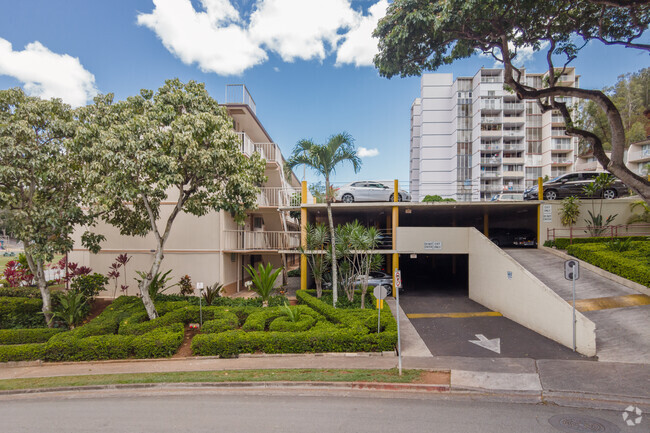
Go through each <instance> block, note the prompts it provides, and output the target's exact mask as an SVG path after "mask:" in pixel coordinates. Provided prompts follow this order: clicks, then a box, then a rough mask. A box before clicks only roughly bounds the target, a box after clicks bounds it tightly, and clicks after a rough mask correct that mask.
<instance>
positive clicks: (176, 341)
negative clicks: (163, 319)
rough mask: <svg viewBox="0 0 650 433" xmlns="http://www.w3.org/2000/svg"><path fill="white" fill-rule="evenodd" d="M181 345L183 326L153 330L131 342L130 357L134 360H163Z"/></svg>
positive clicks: (174, 325) (175, 325)
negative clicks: (134, 358) (133, 357)
mask: <svg viewBox="0 0 650 433" xmlns="http://www.w3.org/2000/svg"><path fill="white" fill-rule="evenodd" d="M182 343H183V325H182V324H180V323H175V324H173V325H171V326H166V327H163V328H158V329H155V330H153V331H151V332H147V333H146V334H143V335H140V336H138V337H135V338H133V340H131V351H132V355H133V356H135V357H136V358H164V357H168V356H172V355H173V354H174V353H176V351H177V350H178V348H179V347H180V345H181V344H182Z"/></svg>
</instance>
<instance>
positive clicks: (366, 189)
mask: <svg viewBox="0 0 650 433" xmlns="http://www.w3.org/2000/svg"><path fill="white" fill-rule="evenodd" d="M398 194H399V195H398V197H397V200H398V201H411V194H409V193H408V192H406V191H404V190H403V189H400V190H399V191H398ZM334 196H335V198H336V201H342V202H343V203H353V202H356V201H393V198H394V191H393V188H390V187H389V186H388V185H385V184H383V183H381V182H377V181H358V182H351V183H348V184H347V185H343V186H342V187H340V188H335V189H334Z"/></svg>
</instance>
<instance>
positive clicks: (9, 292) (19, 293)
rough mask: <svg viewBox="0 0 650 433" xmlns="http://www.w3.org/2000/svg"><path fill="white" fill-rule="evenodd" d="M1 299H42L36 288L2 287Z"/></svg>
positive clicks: (0, 290)
mask: <svg viewBox="0 0 650 433" xmlns="http://www.w3.org/2000/svg"><path fill="white" fill-rule="evenodd" d="M0 297H19V298H39V299H40V298H41V292H40V290H38V289H37V288H36V287H0Z"/></svg>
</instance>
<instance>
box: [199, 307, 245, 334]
mask: <svg viewBox="0 0 650 433" xmlns="http://www.w3.org/2000/svg"><path fill="white" fill-rule="evenodd" d="M239 323H240V322H239V317H238V316H237V314H235V313H234V312H232V311H227V310H222V311H220V312H219V313H215V318H214V319H212V320H208V321H206V322H203V327H202V328H201V332H202V333H204V334H211V333H216V332H224V331H230V330H232V329H237V327H238V326H239Z"/></svg>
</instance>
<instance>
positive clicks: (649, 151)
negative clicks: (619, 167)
mask: <svg viewBox="0 0 650 433" xmlns="http://www.w3.org/2000/svg"><path fill="white" fill-rule="evenodd" d="M627 160H628V161H629V162H647V161H650V147H646V146H644V148H641V149H639V150H637V151H631V152H628V154H627Z"/></svg>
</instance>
